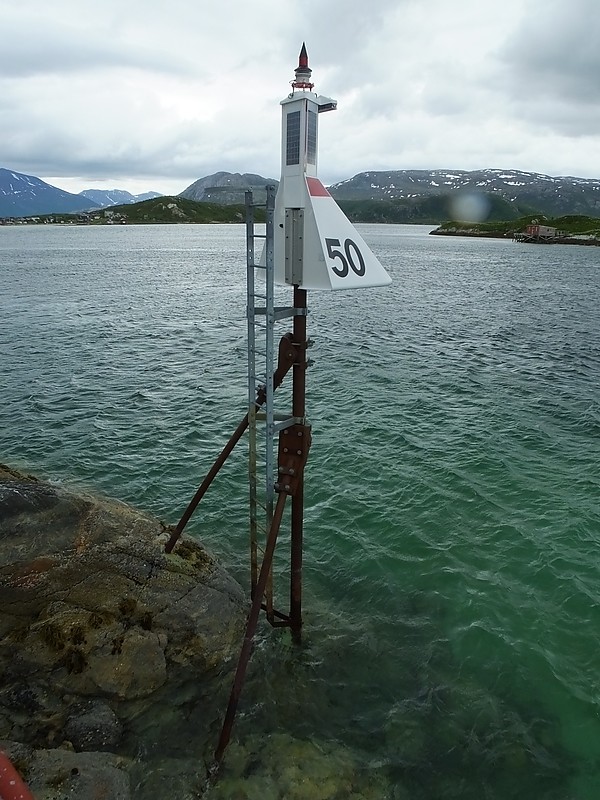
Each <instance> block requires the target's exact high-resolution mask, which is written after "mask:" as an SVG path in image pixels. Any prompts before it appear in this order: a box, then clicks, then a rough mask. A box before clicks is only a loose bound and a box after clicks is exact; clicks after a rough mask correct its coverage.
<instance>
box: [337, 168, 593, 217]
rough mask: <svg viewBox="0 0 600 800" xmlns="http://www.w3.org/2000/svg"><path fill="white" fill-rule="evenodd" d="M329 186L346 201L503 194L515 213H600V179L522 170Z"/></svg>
mask: <svg viewBox="0 0 600 800" xmlns="http://www.w3.org/2000/svg"><path fill="white" fill-rule="evenodd" d="M329 191H330V193H331V194H332V195H333V197H335V199H336V200H337V201H338V202H340V203H342V204H343V205H345V202H344V201H351V202H358V201H362V202H364V201H382V200H383V201H388V202H391V203H393V204H395V205H397V204H399V203H400V204H402V203H404V204H408V205H410V206H412V207H416V206H417V205H420V201H422V200H425V199H428V198H432V197H437V198H440V197H446V198H448V197H453V196H454V197H458V196H461V195H462V196H471V197H473V196H481V195H487V196H488V200H489V203H488V205H493V203H492V202H491V201H492V200H493V199H495V200H496V201H497V200H499V199H502V200H503V201H505V203H506V204H508V207H509V208H510V207H513V209H514V212H513V213H514V215H515V216H519V215H520V214H523V213H526V212H527V211H537V212H540V213H543V214H548V215H551V216H561V215H564V214H582V215H587V216H592V217H600V180H596V179H593V178H574V177H552V176H550V175H541V174H539V173H536V172H521V171H520V170H500V169H484V170H477V171H471V172H467V171H465V170H395V171H393V172H361V173H359V174H358V175H355V176H354V177H353V178H350V179H348V180H345V181H341V182H340V183H334V184H333V185H332V186H330V187H329ZM502 205H504V204H502ZM507 218H508V217H505V219H507Z"/></svg>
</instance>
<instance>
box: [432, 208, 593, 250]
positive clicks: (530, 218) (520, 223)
mask: <svg viewBox="0 0 600 800" xmlns="http://www.w3.org/2000/svg"><path fill="white" fill-rule="evenodd" d="M431 233H432V234H433V235H436V236H473V237H479V238H491V239H514V240H516V241H520V242H534V243H538V244H580V245H596V246H597V245H600V219H597V218H595V217H586V216H580V215H568V216H564V217H546V216H544V215H543V214H528V215H527V216H524V217H519V219H512V220H507V221H503V222H477V223H474V222H457V221H451V222H444V223H442V225H440V226H439V228H436V229H435V230H433V231H431Z"/></svg>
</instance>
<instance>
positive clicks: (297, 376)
mask: <svg viewBox="0 0 600 800" xmlns="http://www.w3.org/2000/svg"><path fill="white" fill-rule="evenodd" d="M294 308H296V309H298V310H300V314H296V315H295V316H294V331H293V337H294V344H295V346H296V348H297V351H296V352H297V353H298V358H297V361H296V363H295V364H294V367H293V388H292V414H293V416H294V417H296V419H297V420H300V422H301V424H304V418H305V416H306V366H307V364H306V347H307V340H306V312H307V306H306V289H300V288H299V286H296V285H295V286H294ZM303 527H304V471H303V472H302V475H301V477H300V481H299V483H298V488H297V490H296V492H295V493H294V495H293V497H292V513H291V557H290V629H291V633H292V640H293V641H294V642H295V643H296V644H300V641H301V632H302V545H303V535H304V531H303Z"/></svg>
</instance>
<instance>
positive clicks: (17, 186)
mask: <svg viewBox="0 0 600 800" xmlns="http://www.w3.org/2000/svg"><path fill="white" fill-rule="evenodd" d="M90 208H98V204H97V203H95V202H93V201H92V200H89V199H88V198H84V197H81V195H78V194H71V193H70V192H65V191H63V189H57V188H56V186H51V185H50V184H49V183H45V181H43V180H41V179H40V178H35V177H34V176H33V175H24V174H23V173H21V172H15V171H14V170H9V169H3V168H1V167H0V217H33V216H37V215H38V214H61V213H62V214H70V213H75V212H77V211H85V210H89V209H90Z"/></svg>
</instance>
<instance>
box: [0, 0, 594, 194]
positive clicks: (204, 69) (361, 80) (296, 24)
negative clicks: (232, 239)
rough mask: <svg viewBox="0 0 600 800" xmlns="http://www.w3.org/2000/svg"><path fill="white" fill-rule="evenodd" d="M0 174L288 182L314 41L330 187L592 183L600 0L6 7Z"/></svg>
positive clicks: (59, 2)
mask: <svg viewBox="0 0 600 800" xmlns="http://www.w3.org/2000/svg"><path fill="white" fill-rule="evenodd" d="M0 41H1V42H2V46H1V47H0V166H3V167H6V168H8V169H14V170H16V171H18V172H25V173H27V174H31V175H36V176H38V177H41V178H43V179H44V180H47V181H48V182H49V183H52V184H53V185H55V186H60V187H61V188H64V189H67V190H69V191H77V192H78V191H81V190H82V189H85V188H122V189H128V190H129V191H131V192H134V193H137V192H141V191H145V190H149V189H154V190H156V191H159V192H163V193H169V194H170V193H179V192H181V191H183V189H185V188H186V187H187V186H188V185H189V184H190V183H192V182H193V181H195V180H196V179H198V178H201V177H204V176H206V175H210V174H211V173H213V172H217V171H220V170H226V171H229V172H254V173H258V174H260V175H263V176H265V177H272V178H278V177H279V163H280V155H279V146H280V134H279V126H280V106H279V101H280V100H281V99H282V98H283V97H285V95H286V94H287V93H288V91H289V89H290V87H289V82H290V81H291V80H292V78H293V70H294V67H295V66H296V65H297V63H298V52H299V50H300V46H301V45H302V42H303V41H306V46H307V49H308V54H309V63H310V66H311V68H312V70H313V80H314V82H315V91H317V92H319V93H320V94H324V95H328V96H330V97H333V98H335V99H336V100H337V101H338V110H337V111H336V112H334V113H329V114H325V115H322V116H321V117H320V150H319V176H320V178H321V180H322V181H323V182H324V183H325V184H330V183H333V182H335V181H338V180H343V179H345V178H349V177H352V176H353V175H355V174H356V173H358V172H362V171H366V170H383V169H386V170H387V169H434V168H435V169H437V168H448V169H479V168H486V167H497V168H501V169H508V168H514V169H521V170H526V171H533V172H542V173H545V174H548V175H576V176H582V177H590V178H600V0H297V2H291V0H127V1H126V2H123V0H118V1H117V0H95V1H93V2H82V0H52V2H49V0H0Z"/></svg>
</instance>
